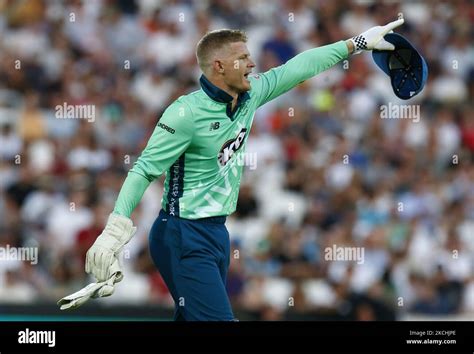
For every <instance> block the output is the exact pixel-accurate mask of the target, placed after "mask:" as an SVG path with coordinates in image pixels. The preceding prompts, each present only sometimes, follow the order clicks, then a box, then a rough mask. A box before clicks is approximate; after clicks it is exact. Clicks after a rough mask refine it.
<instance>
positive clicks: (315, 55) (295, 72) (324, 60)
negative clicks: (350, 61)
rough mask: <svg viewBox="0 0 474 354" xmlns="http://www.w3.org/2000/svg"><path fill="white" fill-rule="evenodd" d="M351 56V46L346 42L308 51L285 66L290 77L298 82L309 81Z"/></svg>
mask: <svg viewBox="0 0 474 354" xmlns="http://www.w3.org/2000/svg"><path fill="white" fill-rule="evenodd" d="M348 55H349V46H348V45H347V44H346V42H344V41H339V42H336V43H333V44H329V45H325V46H322V47H318V48H314V49H309V50H306V51H304V52H302V53H300V54H298V55H297V56H295V57H294V58H293V59H291V60H289V61H288V62H287V63H286V64H285V66H287V70H288V73H289V75H291V76H293V77H294V79H295V80H296V81H298V82H300V81H304V80H307V79H309V78H311V77H313V76H316V75H317V74H319V73H321V72H323V71H325V70H327V69H329V68H331V67H332V66H334V65H335V64H337V63H339V62H340V61H341V60H343V59H345V58H347V57H348Z"/></svg>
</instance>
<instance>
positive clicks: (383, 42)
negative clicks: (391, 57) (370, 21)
mask: <svg viewBox="0 0 474 354" xmlns="http://www.w3.org/2000/svg"><path fill="white" fill-rule="evenodd" d="M374 49H377V50H394V49H395V46H394V45H393V44H392V43H389V42H387V41H386V40H385V39H382V40H381V41H380V42H378V43H377V45H376V46H375V47H374Z"/></svg>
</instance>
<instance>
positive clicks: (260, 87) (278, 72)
mask: <svg viewBox="0 0 474 354" xmlns="http://www.w3.org/2000/svg"><path fill="white" fill-rule="evenodd" d="M348 55H349V52H348V49H347V45H346V43H345V41H339V42H336V43H333V44H329V45H325V46H322V47H318V48H314V49H309V50H306V51H304V52H302V53H300V54H298V55H297V56H295V57H294V58H292V59H290V60H288V61H287V62H286V63H285V64H283V65H281V66H278V67H276V68H273V69H270V70H268V71H267V72H265V73H263V74H259V75H257V76H256V77H254V78H252V91H253V90H255V95H256V97H257V102H258V107H260V106H262V105H264V104H265V103H267V102H268V101H271V100H273V99H274V98H276V97H278V96H280V95H282V94H284V93H285V92H287V91H289V90H291V89H292V88H293V87H295V86H296V85H298V84H300V83H302V82H303V81H305V80H307V79H309V78H311V77H313V76H315V75H317V74H319V73H320V72H322V71H325V70H327V69H329V68H330V67H332V66H334V65H335V64H337V63H338V62H340V61H341V60H343V59H345V58H347V56H348Z"/></svg>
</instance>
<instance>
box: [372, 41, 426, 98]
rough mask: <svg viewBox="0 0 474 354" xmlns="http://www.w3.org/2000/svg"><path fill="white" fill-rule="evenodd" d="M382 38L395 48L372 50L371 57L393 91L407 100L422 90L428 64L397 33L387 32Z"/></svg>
mask: <svg viewBox="0 0 474 354" xmlns="http://www.w3.org/2000/svg"><path fill="white" fill-rule="evenodd" d="M384 39H385V40H386V41H387V42H389V43H392V44H393V45H394V46H395V49H394V50H393V51H392V50H373V51H372V57H373V59H374V61H375V63H376V64H377V65H378V66H379V68H380V69H382V70H383V71H384V72H385V73H386V74H387V75H388V76H390V80H391V82H392V88H393V92H394V93H395V95H397V97H399V98H401V99H402V100H408V99H410V98H412V97H413V96H415V95H417V94H418V93H420V92H421V90H423V87H424V86H425V83H426V80H427V78H428V65H426V61H425V59H424V58H423V57H422V56H421V55H420V53H418V51H417V50H416V49H415V47H413V45H412V44H411V43H410V42H409V41H408V40H407V39H406V38H404V37H403V36H401V35H399V34H398V33H387V34H386V35H385V36H384Z"/></svg>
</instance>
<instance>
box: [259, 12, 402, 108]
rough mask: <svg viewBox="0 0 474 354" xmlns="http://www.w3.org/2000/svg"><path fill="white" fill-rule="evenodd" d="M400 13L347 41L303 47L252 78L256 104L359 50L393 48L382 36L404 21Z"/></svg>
mask: <svg viewBox="0 0 474 354" xmlns="http://www.w3.org/2000/svg"><path fill="white" fill-rule="evenodd" d="M403 22H404V20H403V16H400V17H399V19H398V20H396V21H393V22H390V23H389V24H387V25H385V26H376V27H372V28H371V29H369V30H367V31H365V32H364V33H362V34H360V35H358V36H355V37H353V38H351V39H348V40H346V41H339V42H336V43H333V44H329V45H325V46H322V47H318V48H314V49H309V50H306V51H304V52H302V53H300V54H298V55H297V56H295V57H294V58H292V59H290V60H288V61H287V62H286V63H285V64H283V65H281V66H278V67H276V68H273V69H270V70H269V71H267V72H265V73H263V74H260V75H258V76H256V77H254V78H253V79H252V80H253V81H252V90H253V89H255V91H254V92H255V93H254V94H255V95H257V97H258V106H261V105H264V104H265V103H267V102H268V101H271V100H273V99H274V98H276V97H278V96H280V95H282V94H284V93H285V92H287V91H289V90H291V89H292V88H293V87H295V86H296V85H298V84H300V83H301V82H303V81H305V80H307V79H309V78H311V77H313V76H316V75H317V74H319V73H320V72H323V71H325V70H327V69H329V68H331V67H332V66H334V65H335V64H337V63H339V62H340V61H341V60H343V59H346V58H347V57H348V56H349V54H352V53H354V52H356V53H359V52H360V51H362V50H372V49H377V50H393V49H394V47H393V45H392V44H390V43H388V42H387V41H385V40H384V38H383V36H385V35H386V34H387V33H389V32H390V31H392V30H393V29H394V28H396V27H398V26H400V25H401V24H403Z"/></svg>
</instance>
